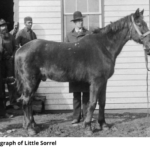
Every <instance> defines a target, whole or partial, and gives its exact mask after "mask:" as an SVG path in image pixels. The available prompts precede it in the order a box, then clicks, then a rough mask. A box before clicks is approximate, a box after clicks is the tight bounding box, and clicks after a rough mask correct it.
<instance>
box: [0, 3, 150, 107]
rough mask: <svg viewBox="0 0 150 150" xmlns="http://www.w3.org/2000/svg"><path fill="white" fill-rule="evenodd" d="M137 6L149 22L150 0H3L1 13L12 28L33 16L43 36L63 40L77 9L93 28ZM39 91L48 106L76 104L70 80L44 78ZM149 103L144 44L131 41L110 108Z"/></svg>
mask: <svg viewBox="0 0 150 150" xmlns="http://www.w3.org/2000/svg"><path fill="white" fill-rule="evenodd" d="M6 6H7V7H6ZM4 8H5V11H4ZM137 8H140V9H141V10H142V9H144V10H145V12H144V16H145V17H144V18H145V21H146V22H147V23H148V26H149V24H150V21H149V17H150V15H149V13H150V0H126V1H124V0H5V3H4V2H3V1H1V2H0V17H3V15H4V16H5V17H3V18H4V19H6V20H7V21H9V22H10V25H9V28H10V29H11V28H12V25H13V21H19V23H20V29H22V28H23V27H24V23H23V22H24V20H23V19H24V17H26V16H31V17H33V23H34V25H33V30H34V31H35V33H36V34H37V37H38V38H39V39H46V40H53V41H58V42H61V41H63V39H64V37H65V35H66V32H68V31H70V30H71V29H72V28H73V24H72V22H70V20H71V19H72V14H73V12H74V11H76V10H79V11H81V12H82V13H83V14H84V15H86V16H87V17H86V18H85V20H84V23H85V27H86V28H88V29H92V28H95V27H104V26H106V25H107V24H109V23H110V21H111V22H113V21H115V20H117V19H119V18H122V17H124V16H126V15H129V14H130V13H134V12H135V11H136V9H137ZM2 9H3V12H2V13H1V11H2ZM4 12H5V13H4ZM2 14H3V15H2ZM37 94H38V95H44V96H46V104H45V107H46V110H70V109H72V108H73V107H72V103H73V101H72V94H70V93H69V92H68V83H58V82H54V81H50V80H48V81H46V82H41V84H40V86H39V88H38V91H37ZM146 103H147V99H146V69H145V59H144V51H143V47H142V45H139V44H136V43H135V42H133V41H129V42H128V43H127V44H126V45H125V47H124V48H123V50H122V52H121V54H120V55H119V57H118V58H117V62H116V66H115V73H114V75H113V77H112V78H111V79H110V80H109V82H108V88H107V104H106V109H125V108H146V107H147V104H146Z"/></svg>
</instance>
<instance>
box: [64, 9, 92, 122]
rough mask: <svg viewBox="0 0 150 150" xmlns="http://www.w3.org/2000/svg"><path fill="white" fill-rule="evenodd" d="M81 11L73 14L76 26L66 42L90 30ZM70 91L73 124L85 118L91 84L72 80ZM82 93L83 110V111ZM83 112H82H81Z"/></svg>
mask: <svg viewBox="0 0 150 150" xmlns="http://www.w3.org/2000/svg"><path fill="white" fill-rule="evenodd" d="M84 17H85V16H82V13H81V12H80V11H76V12H74V14H73V20H71V21H73V23H74V25H75V28H74V29H73V30H72V31H71V32H69V33H68V34H67V36H66V39H65V42H77V41H79V40H80V39H82V38H83V37H84V36H86V35H88V34H90V32H89V31H88V30H87V29H85V28H84V27H83V18H84ZM69 92H70V93H72V92H73V121H72V124H75V123H78V122H80V120H81V118H82V117H83V118H85V116H86V112H87V105H88V102H89V84H88V83H85V82H70V83H69ZM81 94H82V104H83V112H82V111H81V110H82V109H81ZM81 112H82V113H81Z"/></svg>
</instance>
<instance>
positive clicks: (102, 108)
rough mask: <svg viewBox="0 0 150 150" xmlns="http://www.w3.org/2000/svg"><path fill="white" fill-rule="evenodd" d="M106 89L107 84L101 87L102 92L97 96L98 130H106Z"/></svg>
mask: <svg viewBox="0 0 150 150" xmlns="http://www.w3.org/2000/svg"><path fill="white" fill-rule="evenodd" d="M106 88H107V82H106V83H105V84H104V85H103V86H102V90H101V91H100V92H99V94H98V97H97V98H98V101H99V116H98V123H99V125H100V129H101V130H102V129H108V125H107V124H106V122H105V103H106Z"/></svg>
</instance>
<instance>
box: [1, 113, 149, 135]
mask: <svg viewBox="0 0 150 150" xmlns="http://www.w3.org/2000/svg"><path fill="white" fill-rule="evenodd" d="M9 112H11V113H12V114H13V115H14V117H13V118H11V119H2V118H1V119H0V137H27V136H28V135H27V133H26V131H25V130H24V129H23V128H22V113H21V111H16V110H15V111H14V110H10V111H9ZM105 114H106V115H105V116H106V122H107V123H108V124H109V125H110V129H108V130H103V131H100V129H99V124H98V122H97V117H98V113H97V112H95V113H94V118H95V119H96V121H94V122H92V129H93V135H92V136H91V137H150V117H149V118H148V117H147V110H142V111H140V110H135V111H131V110H121V111H115V110H108V111H106V113H105ZM34 117H35V121H36V123H37V124H38V125H39V127H40V131H39V132H38V133H37V135H36V136H35V137H87V136H86V135H85V134H84V129H83V127H82V123H83V122H81V123H79V124H76V125H72V124H71V120H72V113H71V112H69V113H55V114H54V113H53V114H51V113H48V114H35V116H34Z"/></svg>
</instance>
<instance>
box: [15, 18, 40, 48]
mask: <svg viewBox="0 0 150 150" xmlns="http://www.w3.org/2000/svg"><path fill="white" fill-rule="evenodd" d="M24 24H25V28H24V29H22V30H20V31H19V32H18V33H17V35H16V38H15V40H16V45H17V48H19V47H20V46H23V45H24V44H26V43H28V42H29V41H32V40H34V39H37V37H36V34H35V33H34V32H33V31H32V29H31V28H32V18H31V17H25V18H24Z"/></svg>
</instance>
